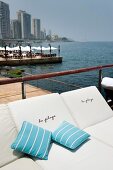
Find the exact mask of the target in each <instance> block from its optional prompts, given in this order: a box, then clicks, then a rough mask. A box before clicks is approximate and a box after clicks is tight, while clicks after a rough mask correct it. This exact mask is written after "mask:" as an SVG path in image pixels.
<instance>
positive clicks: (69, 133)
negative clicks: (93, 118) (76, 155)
mask: <svg viewBox="0 0 113 170" xmlns="http://www.w3.org/2000/svg"><path fill="white" fill-rule="evenodd" d="M89 136H90V135H89V134H88V133H86V132H85V131H83V130H81V129H79V128H78V127H75V126H74V125H72V124H70V123H68V122H66V121H64V122H63V123H62V124H61V125H60V126H59V127H58V128H57V129H56V130H55V131H54V132H53V133H52V139H53V141H55V142H57V143H59V144H61V145H63V146H65V147H67V148H70V149H75V148H77V147H78V146H79V145H80V144H82V143H83V142H85V141H86V140H87V139H88V137H89Z"/></svg>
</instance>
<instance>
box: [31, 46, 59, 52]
mask: <svg viewBox="0 0 113 170" xmlns="http://www.w3.org/2000/svg"><path fill="white" fill-rule="evenodd" d="M31 49H32V50H42V51H49V50H50V47H41V46H39V47H31ZM56 49H57V48H55V47H51V50H56Z"/></svg>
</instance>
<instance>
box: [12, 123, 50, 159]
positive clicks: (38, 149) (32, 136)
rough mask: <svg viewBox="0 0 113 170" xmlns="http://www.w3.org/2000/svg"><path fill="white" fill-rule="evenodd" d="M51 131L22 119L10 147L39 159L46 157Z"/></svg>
mask: <svg viewBox="0 0 113 170" xmlns="http://www.w3.org/2000/svg"><path fill="white" fill-rule="evenodd" d="M50 142H51V132H50V131H48V130H45V129H43V128H41V127H38V126H36V125H33V124H31V123H29V122H26V121H24V122H23V124H22V127H21V130H20V132H19V133H18V135H17V138H16V140H15V141H14V143H13V144H12V145H11V148H12V149H15V150H18V151H20V152H23V153H26V154H29V155H32V156H34V157H37V158H41V159H48V149H49V146H50Z"/></svg>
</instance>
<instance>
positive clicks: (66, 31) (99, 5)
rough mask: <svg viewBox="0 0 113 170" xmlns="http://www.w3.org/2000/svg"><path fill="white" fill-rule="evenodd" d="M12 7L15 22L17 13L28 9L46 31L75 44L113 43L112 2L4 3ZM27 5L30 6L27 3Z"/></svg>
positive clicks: (49, 0) (10, 0)
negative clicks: (85, 42) (91, 42)
mask: <svg viewBox="0 0 113 170" xmlns="http://www.w3.org/2000/svg"><path fill="white" fill-rule="evenodd" d="M3 2H6V3H8V4H9V7H10V13H11V19H15V16H16V11H18V10H20V9H21V10H25V11H27V12H28V13H30V14H31V15H32V16H33V17H34V18H40V19H41V21H42V28H43V27H45V28H46V29H47V30H49V29H51V30H52V32H53V33H57V34H58V35H60V36H66V37H69V38H72V39H74V40H75V41H113V22H112V21H113V10H112V9H113V1H112V0H104V2H103V0H93V1H90V0H85V1H82V0H79V1H78V0H67V1H64V0H62V1H60V0H57V1H55V0H46V1H44V0H39V1H33V0H27V1H25V0H19V1H18V0H4V1H3ZM26 3H27V4H26Z"/></svg>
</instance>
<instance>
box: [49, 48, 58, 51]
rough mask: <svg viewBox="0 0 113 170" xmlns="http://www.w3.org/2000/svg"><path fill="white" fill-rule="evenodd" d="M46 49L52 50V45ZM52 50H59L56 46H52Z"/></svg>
mask: <svg viewBox="0 0 113 170" xmlns="http://www.w3.org/2000/svg"><path fill="white" fill-rule="evenodd" d="M46 50H48V51H50V47H47V48H46ZM51 50H57V48H56V47H51Z"/></svg>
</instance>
